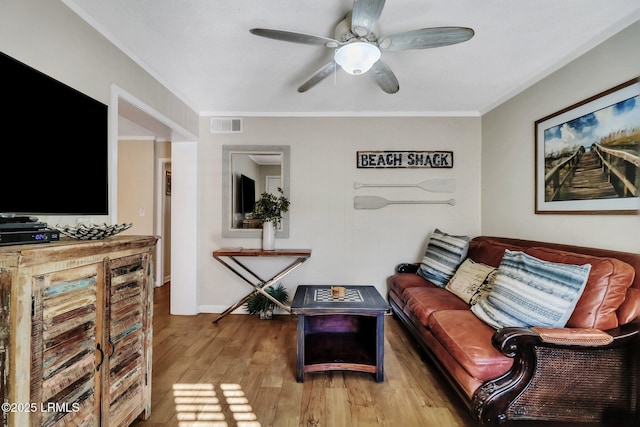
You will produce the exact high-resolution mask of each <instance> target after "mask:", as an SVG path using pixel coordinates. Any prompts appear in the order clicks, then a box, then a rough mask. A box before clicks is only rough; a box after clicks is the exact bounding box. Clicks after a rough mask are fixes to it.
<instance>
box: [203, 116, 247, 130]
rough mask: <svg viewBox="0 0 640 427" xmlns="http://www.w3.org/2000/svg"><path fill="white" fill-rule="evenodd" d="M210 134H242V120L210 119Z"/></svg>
mask: <svg viewBox="0 0 640 427" xmlns="http://www.w3.org/2000/svg"><path fill="white" fill-rule="evenodd" d="M211 133H242V119H240V118H229V117H212V118H211Z"/></svg>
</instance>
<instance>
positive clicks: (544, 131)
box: [534, 78, 640, 215]
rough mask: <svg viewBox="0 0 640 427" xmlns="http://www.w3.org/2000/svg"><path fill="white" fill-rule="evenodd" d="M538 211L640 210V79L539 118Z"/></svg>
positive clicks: (608, 212) (606, 212)
mask: <svg viewBox="0 0 640 427" xmlns="http://www.w3.org/2000/svg"><path fill="white" fill-rule="evenodd" d="M534 128H535V213H536V214H587V215H594V214H598V215H611V214H616V215H625V214H628V215H636V214H638V212H639V208H640V199H639V198H638V188H639V187H640V79H639V78H635V79H632V80H629V81H627V82H624V83H621V84H619V85H617V86H615V87H613V88H611V89H608V90H606V91H604V92H601V93H599V94H597V95H594V96H592V97H590V98H588V99H585V100H583V101H581V102H578V103H576V104H574V105H571V106H569V107H567V108H564V109H562V110H560V111H558V112H556V113H553V114H551V115H549V116H546V117H543V118H541V119H539V120H536V122H535V126H534Z"/></svg>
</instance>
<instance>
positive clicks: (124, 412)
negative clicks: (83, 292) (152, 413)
mask: <svg viewBox="0 0 640 427" xmlns="http://www.w3.org/2000/svg"><path fill="white" fill-rule="evenodd" d="M148 276H149V256H148V254H139V255H134V256H128V257H124V258H118V259H114V260H110V261H109V272H108V283H109V285H108V288H109V293H108V296H107V299H108V301H107V308H106V316H107V319H108V320H107V322H106V325H108V326H107V330H106V333H107V337H108V342H109V345H108V347H109V348H110V349H109V355H108V360H107V371H106V372H105V375H107V376H108V379H107V381H106V383H105V385H104V388H103V425H108V426H123V425H129V424H130V423H131V422H132V421H133V420H134V419H136V417H138V416H139V415H140V414H141V413H142V412H143V411H144V410H145V408H146V402H147V399H146V396H147V389H148V384H147V382H148V381H150V379H151V378H149V377H150V375H151V373H150V372H149V368H148V366H147V357H148V354H149V353H150V351H149V349H148V342H147V333H148V332H149V331H150V328H148V324H147V322H148V319H149V318H150V317H151V316H150V314H149V313H148V309H149V307H148V300H147V297H148V294H149V292H150V291H149V290H148V286H149V280H148V279H149V277H148ZM148 351H149V353H148ZM150 363H151V360H150V359H149V364H150Z"/></svg>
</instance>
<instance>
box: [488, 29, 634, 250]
mask: <svg viewBox="0 0 640 427" xmlns="http://www.w3.org/2000/svg"><path fill="white" fill-rule="evenodd" d="M639 46H640V22H637V23H635V24H633V25H632V26H630V27H629V28H627V29H626V30H624V31H622V32H620V33H619V34H617V35H616V36H614V37H612V38H611V39H609V40H608V41H606V42H604V43H603V44H601V45H600V46H598V47H596V48H595V49H593V50H591V51H590V52H587V53H586V54H584V55H583V56H581V57H579V58H578V59H576V60H574V61H573V62H571V63H570V64H568V65H567V66H565V67H563V68H562V69H560V70H559V71H557V72H555V73H553V74H552V75H550V76H549V77H547V78H545V79H544V80H542V81H541V82H539V83H538V84H536V85H534V86H533V87H531V88H530V89H528V90H526V91H524V92H523V93H522V94H520V95H518V96H516V97H514V98H512V99H511V100H509V101H508V102H505V103H504V104H502V105H500V106H499V107H497V108H495V109H494V110H493V111H491V112H489V113H487V114H485V115H484V116H483V117H482V211H481V216H482V233H483V234H488V235H500V236H511V237H521V238H527V239H534V240H546V241H552V242H565V243H572V244H578V245H583V246H597V247H603V248H610V249H617V250H623V251H631V252H640V216H638V215H536V214H534V122H535V121H536V120H538V119H540V118H543V117H546V116H548V115H550V114H553V113H555V112H556V111H559V110H561V109H563V108H565V107H568V106H570V105H573V104H575V103H577V102H580V101H582V100H584V99H587V98H589V97H591V96H593V95H595V94H597V93H600V92H602V91H604V90H607V89H609V88H611V87H614V86H616V85H618V84H620V83H623V82H625V81H628V80H630V79H632V78H634V77H637V76H639V75H640V55H639V54H638V52H639ZM639 125H640V124H639Z"/></svg>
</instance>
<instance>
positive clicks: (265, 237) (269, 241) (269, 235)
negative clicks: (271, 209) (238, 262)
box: [262, 221, 276, 251]
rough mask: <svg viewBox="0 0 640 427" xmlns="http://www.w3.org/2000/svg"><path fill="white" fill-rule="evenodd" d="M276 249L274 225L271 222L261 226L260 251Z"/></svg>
mask: <svg viewBox="0 0 640 427" xmlns="http://www.w3.org/2000/svg"><path fill="white" fill-rule="evenodd" d="M275 248H276V225H275V223H274V222H273V221H265V222H264V223H263V224H262V250H263V251H272V250H274V249H275Z"/></svg>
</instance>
